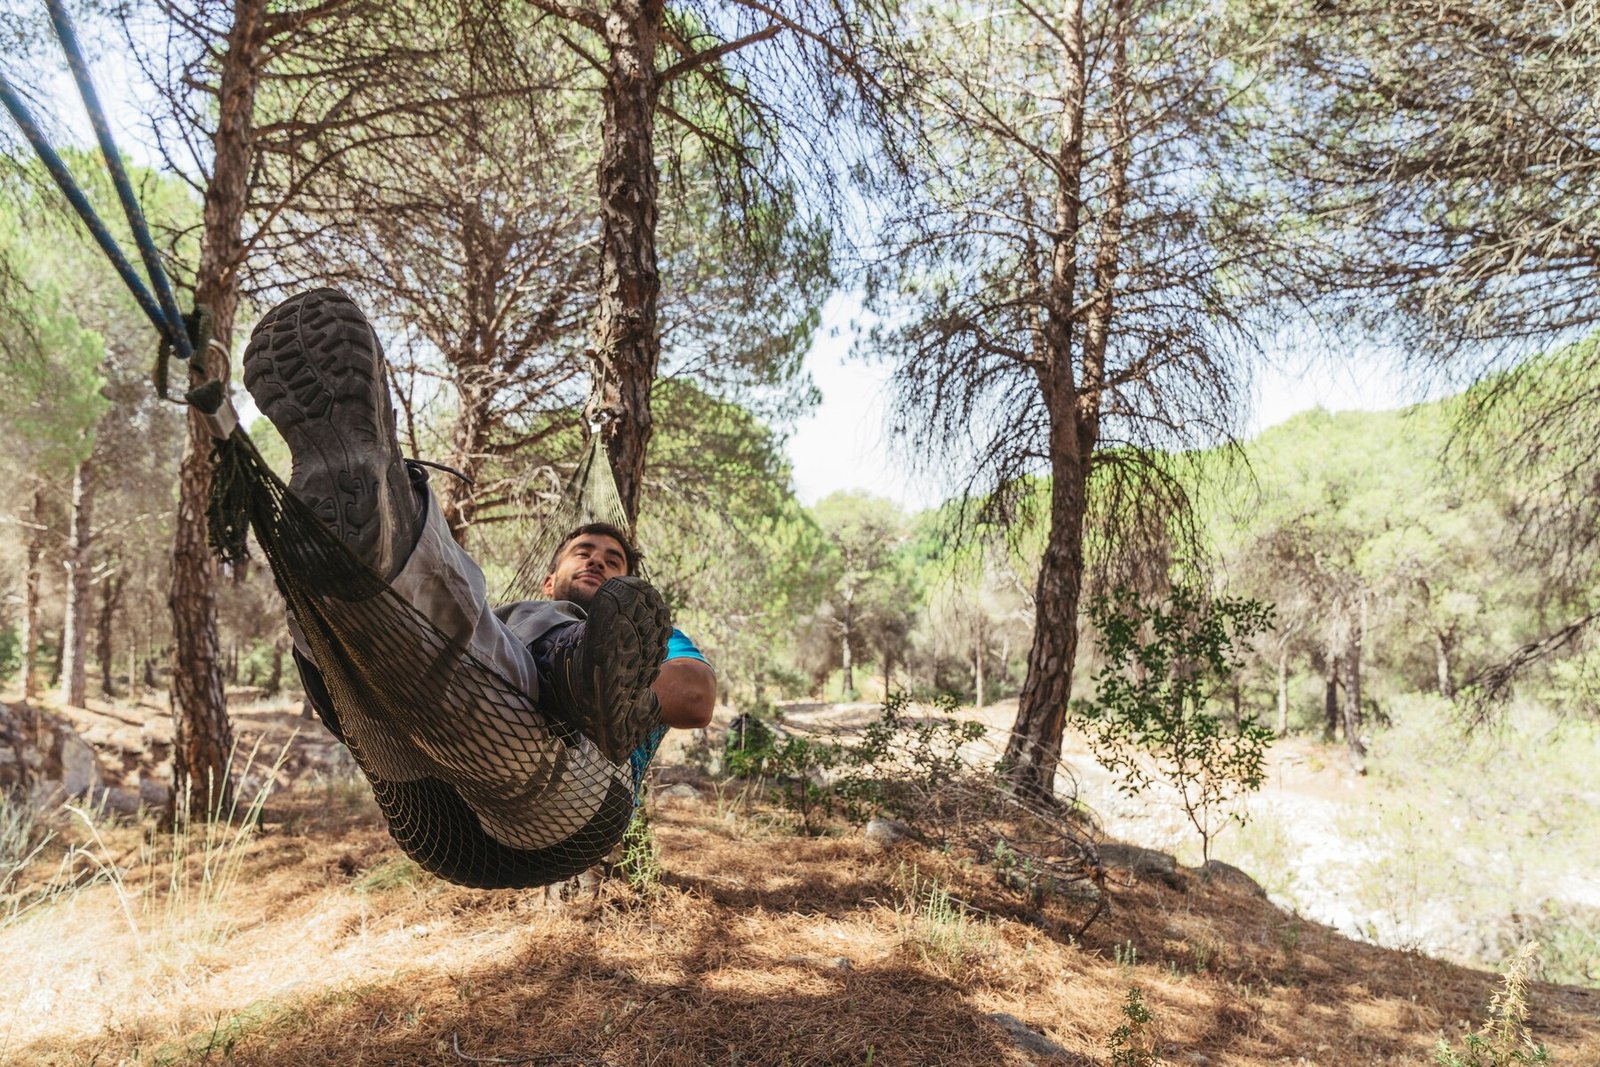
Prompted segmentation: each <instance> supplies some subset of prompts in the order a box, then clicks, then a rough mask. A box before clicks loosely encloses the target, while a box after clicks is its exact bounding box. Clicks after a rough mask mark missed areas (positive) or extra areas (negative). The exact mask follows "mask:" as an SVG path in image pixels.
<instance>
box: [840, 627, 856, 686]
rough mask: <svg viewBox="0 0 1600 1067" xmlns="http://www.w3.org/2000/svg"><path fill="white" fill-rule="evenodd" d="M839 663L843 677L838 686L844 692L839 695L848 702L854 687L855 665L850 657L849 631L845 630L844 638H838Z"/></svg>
mask: <svg viewBox="0 0 1600 1067" xmlns="http://www.w3.org/2000/svg"><path fill="white" fill-rule="evenodd" d="M839 661H840V664H841V666H842V667H843V671H844V676H843V678H842V679H841V680H840V685H841V687H842V688H843V690H844V692H843V693H842V694H841V695H842V696H843V697H844V698H845V699H846V700H849V699H850V692H851V691H852V690H853V689H855V687H856V676H855V663H854V661H853V660H852V659H851V657H850V631H849V630H846V631H845V633H844V636H843V637H841V638H839Z"/></svg>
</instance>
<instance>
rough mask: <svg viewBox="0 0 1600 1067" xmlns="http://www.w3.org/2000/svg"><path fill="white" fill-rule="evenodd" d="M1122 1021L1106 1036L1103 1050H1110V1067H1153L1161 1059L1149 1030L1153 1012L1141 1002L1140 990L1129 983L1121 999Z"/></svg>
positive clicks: (1142, 1000) (1141, 994)
mask: <svg viewBox="0 0 1600 1067" xmlns="http://www.w3.org/2000/svg"><path fill="white" fill-rule="evenodd" d="M1121 1012H1122V1019H1123V1022H1122V1024H1121V1025H1120V1026H1118V1027H1117V1028H1116V1029H1115V1030H1113V1031H1111V1034H1110V1036H1109V1037H1107V1038H1106V1051H1107V1052H1109V1053H1111V1067H1156V1065H1157V1064H1159V1063H1160V1062H1161V1057H1160V1055H1158V1054H1157V1052H1156V1041H1155V1037H1154V1035H1153V1034H1152V1033H1151V1032H1150V1024H1151V1023H1152V1022H1153V1021H1154V1019H1155V1016H1153V1015H1151V1014H1150V1009H1149V1008H1148V1007H1146V1006H1145V1003H1144V994H1143V993H1141V992H1140V991H1139V988H1138V987H1137V986H1130V987H1129V989H1128V995H1127V997H1126V998H1125V999H1124V1000H1123V1002H1122V1008H1121Z"/></svg>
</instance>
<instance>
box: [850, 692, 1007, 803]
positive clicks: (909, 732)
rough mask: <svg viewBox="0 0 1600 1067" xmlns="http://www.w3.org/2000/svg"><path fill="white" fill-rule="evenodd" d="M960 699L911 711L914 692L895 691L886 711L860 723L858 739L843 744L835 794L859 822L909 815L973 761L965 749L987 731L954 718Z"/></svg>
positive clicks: (941, 699)
mask: <svg viewBox="0 0 1600 1067" xmlns="http://www.w3.org/2000/svg"><path fill="white" fill-rule="evenodd" d="M958 706H959V705H958V704H957V702H956V699H955V698H954V697H952V696H949V695H945V696H941V697H938V698H935V700H934V704H933V708H932V710H931V712H930V713H928V714H924V715H915V714H911V702H910V697H909V696H907V695H906V694H905V693H893V694H891V695H890V696H889V699H888V700H886V701H884V704H883V711H882V712H881V713H880V714H879V715H878V717H877V718H876V719H873V720H872V721H871V722H869V723H867V725H866V726H865V727H863V728H862V731H861V738H860V740H859V741H858V742H857V743H856V744H854V745H849V746H839V751H838V757H837V760H836V762H837V763H838V764H839V766H840V767H841V773H840V774H839V775H838V777H837V778H836V779H835V780H834V782H833V784H832V791H833V795H834V796H835V797H836V798H837V802H838V804H839V805H840V807H841V809H842V810H843V811H844V812H845V814H846V815H847V816H849V817H850V818H852V819H855V820H857V821H860V820H863V819H866V818H870V817H871V816H873V815H878V814H889V815H897V816H898V815H908V814H911V811H912V809H913V808H914V807H915V806H917V802H918V801H920V800H921V799H923V798H926V797H928V796H930V795H935V794H937V793H938V792H939V791H940V790H941V789H942V788H944V787H945V786H948V785H949V784H950V783H951V782H953V781H955V780H956V779H957V778H958V777H960V776H961V774H962V773H963V772H965V771H966V770H967V769H968V767H969V766H970V763H969V760H968V759H967V757H966V756H964V755H963V753H962V749H963V748H964V747H966V746H968V745H971V744H973V743H975V742H977V741H979V740H980V739H982V737H983V735H984V727H983V724H982V723H979V722H972V721H970V720H964V719H959V718H956V715H955V713H956V711H957V709H958Z"/></svg>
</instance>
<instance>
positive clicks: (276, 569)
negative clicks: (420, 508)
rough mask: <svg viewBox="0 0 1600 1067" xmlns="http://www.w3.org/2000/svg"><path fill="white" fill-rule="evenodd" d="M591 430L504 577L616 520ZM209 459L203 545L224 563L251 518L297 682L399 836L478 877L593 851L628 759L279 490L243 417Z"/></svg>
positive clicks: (432, 865)
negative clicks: (417, 604)
mask: <svg viewBox="0 0 1600 1067" xmlns="http://www.w3.org/2000/svg"><path fill="white" fill-rule="evenodd" d="M597 442H598V436H597V435H596V436H593V437H591V439H590V443H589V446H588V448H587V449H586V450H585V453H584V456H583V459H582V461H581V462H580V464H579V466H578V469H577V471H576V472H575V473H574V475H573V477H572V478H571V479H570V480H569V482H568V484H567V487H566V490H565V491H564V492H563V494H562V497H561V498H560V500H559V501H558V503H557V505H556V507H555V509H554V511H553V512H552V513H551V514H550V516H549V517H547V518H546V519H545V521H544V522H543V523H542V524H541V526H540V529H539V532H538V534H537V535H536V536H535V537H534V538H533V539H532V542H531V544H530V546H529V549H528V552H527V553H526V555H525V556H524V557H523V559H522V561H521V563H520V565H519V566H518V567H517V568H516V571H515V575H514V577H513V579H512V580H511V582H510V584H509V585H508V591H510V592H513V593H515V592H517V591H521V593H522V594H523V595H525V596H526V595H527V593H528V591H530V590H532V589H534V588H536V587H537V584H536V583H537V582H542V580H543V577H544V565H545V564H546V563H547V562H548V560H549V558H550V554H551V553H552V552H553V551H554V549H555V545H556V542H557V541H558V540H559V538H560V537H561V536H562V535H563V534H564V533H565V532H566V531H567V530H570V529H571V528H572V527H573V526H576V525H578V524H580V523H583V522H586V521H596V520H599V521H609V522H614V523H616V524H617V525H619V526H622V527H623V528H624V529H626V528H627V525H628V524H627V522H626V519H625V517H624V513H623V509H622V506H621V501H620V498H619V496H618V493H617V489H616V483H615V481H614V479H613V477H612V474H611V469H610V463H609V462H608V461H607V460H606V459H605V457H604V453H603V450H602V449H601V448H600V447H599V445H598V444H597ZM213 460H214V464H215V469H214V482H213V487H212V499H211V508H210V515H209V519H210V524H211V539H212V544H213V547H214V548H215V549H216V550H217V552H218V554H219V555H220V556H221V558H222V559H223V560H225V561H227V560H238V559H242V558H243V557H244V555H245V550H246V544H245V542H246V528H247V527H248V529H249V530H252V531H254V533H255V537H256V540H257V542H258V543H259V544H260V546H261V549H262V551H263V553H264V554H265V556H266V559H267V563H268V565H269V566H270V567H271V569H272V575H273V578H274V580H275V581H276V582H277V585H278V588H279V590H280V591H281V592H282V593H283V597H284V600H285V601H287V603H288V605H289V608H290V610H291V612H292V613H293V615H294V618H295V621H296V622H297V623H298V624H299V626H300V628H301V629H302V630H303V631H304V633H305V637H306V642H307V644H308V645H309V647H310V649H311V659H312V661H313V663H314V665H315V667H316V671H315V672H306V677H307V682H308V689H310V690H312V692H311V695H312V696H313V697H314V698H317V699H316V703H318V705H319V707H320V708H327V707H329V706H330V704H331V706H332V707H333V708H334V709H335V712H336V713H335V714H334V715H332V716H327V715H325V720H326V721H327V725H328V728H329V729H330V730H331V731H332V732H333V733H334V735H335V736H337V737H338V738H339V739H340V740H341V741H343V742H344V743H345V745H346V746H347V747H348V748H349V750H350V753H351V755H352V756H353V757H354V758H355V761H356V763H357V765H358V766H359V767H360V768H361V770H362V773H363V774H364V775H365V776H366V777H367V779H368V780H369V781H370V782H371V783H372V791H373V795H374V796H375V797H376V799H377V801H378V806H379V808H380V809H381V810H382V812H383V815H384V818H385V819H386V820H387V821H388V824H389V832H390V833H391V834H392V835H393V837H394V839H395V841H396V842H397V843H398V844H399V845H400V847H401V849H403V850H404V851H405V853H406V854H407V855H408V856H410V857H411V858H412V859H414V860H415V861H416V862H417V863H418V864H419V865H421V866H422V867H423V868H424V869H426V870H428V871H431V872H432V873H434V874H436V875H438V876H439V877H441V878H445V879H447V880H449V881H451V882H456V883H459V884H461V885H467V886H474V887H478V888H516V887H528V886H538V885H548V884H551V883H554V882H559V881H562V880H564V879H566V878H570V877H572V876H573V875H575V874H578V873H580V872H581V871H583V870H585V869H587V868H589V867H592V866H594V865H595V864H596V863H599V862H600V861H602V860H603V859H604V858H605V857H606V855H607V854H608V853H609V852H610V851H611V850H612V849H613V848H614V847H615V845H616V844H617V842H618V841H620V840H621V838H622V835H623V832H624V831H625V830H626V829H627V826H628V823H629V822H630V820H631V819H632V817H633V809H634V797H635V782H634V771H633V769H632V768H631V767H630V766H629V764H628V762H626V761H624V762H623V763H621V764H617V763H613V762H611V761H610V760H608V759H606V758H605V756H603V755H602V754H601V753H600V751H599V749H598V748H596V747H595V745H594V744H593V742H591V741H589V740H588V739H587V738H585V737H583V736H581V735H579V734H578V733H577V732H576V731H575V730H572V729H571V728H569V727H567V726H566V725H565V724H563V723H561V722H560V721H558V720H556V719H553V718H549V717H547V716H545V715H544V714H542V713H541V712H540V711H539V709H538V708H537V707H536V706H535V704H534V702H533V701H532V700H530V698H529V697H528V696H527V694H525V693H523V692H521V691H520V690H519V689H518V688H517V687H515V686H513V685H512V684H510V683H509V682H507V681H506V680H505V679H503V678H502V677H500V675H499V674H498V673H496V672H495V671H494V670H493V669H491V668H490V667H488V666H487V665H485V664H484V663H482V662H481V661H480V660H478V659H477V658H476V657H475V656H474V655H472V654H471V653H470V652H469V651H467V650H466V649H464V648H462V647H461V646H460V645H459V644H452V643H451V642H450V641H449V640H447V639H446V637H445V635H444V634H443V633H441V631H440V630H439V628H438V627H436V626H435V625H434V624H433V623H432V622H431V621H430V620H429V619H428V618H427V617H426V616H424V615H423V614H422V613H421V612H419V611H418V610H417V609H416V608H414V607H413V606H412V605H411V604H410V603H408V602H407V601H406V600H404V599H403V598H401V597H400V596H399V595H397V594H396V593H395V592H394V591H393V590H392V589H391V588H390V587H389V586H388V584H387V583H385V582H384V581H383V580H382V579H381V578H380V577H379V576H378V575H377V573H376V572H374V571H373V570H372V569H371V568H370V567H369V566H367V565H366V564H365V563H363V562H362V561H361V560H359V559H357V558H356V557H355V556H354V555H352V554H351V553H350V551H349V550H348V549H347V548H346V547H345V545H344V543H343V542H342V541H341V540H340V539H339V538H338V537H337V536H336V535H335V534H333V533H332V532H331V531H330V530H329V529H328V528H327V526H326V525H325V524H324V523H323V522H322V520H321V519H319V518H318V517H317V516H316V515H315V514H313V513H312V512H311V510H310V509H309V508H307V507H306V506H305V505H304V504H303V503H302V502H301V501H300V500H299V499H298V498H296V497H294V496H292V495H291V494H290V493H289V492H288V489H287V487H286V486H285V485H284V483H283V481H282V480H281V479H280V478H279V477H278V476H277V475H276V474H275V473H274V472H273V471H272V470H271V468H270V467H268V466H267V464H266V462H265V461H264V460H263V459H262V458H261V454H260V453H259V452H258V451H257V450H256V448H255V445H254V444H253V443H252V442H251V440H250V438H249V437H248V436H247V435H246V434H245V433H244V431H243V430H242V429H241V428H239V427H237V426H233V427H232V428H231V432H229V433H228V434H227V435H226V436H225V437H219V439H218V440H217V442H216V446H215V452H214V455H213ZM535 575H537V578H535V577H534V576H535ZM397 664H401V665H404V667H403V668H402V669H397V667H396V665H397ZM317 675H320V679H318V678H317ZM319 683H320V686H321V687H322V688H323V689H324V691H323V692H320V693H319V692H316V691H315V690H316V689H317V688H318V687H319Z"/></svg>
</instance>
